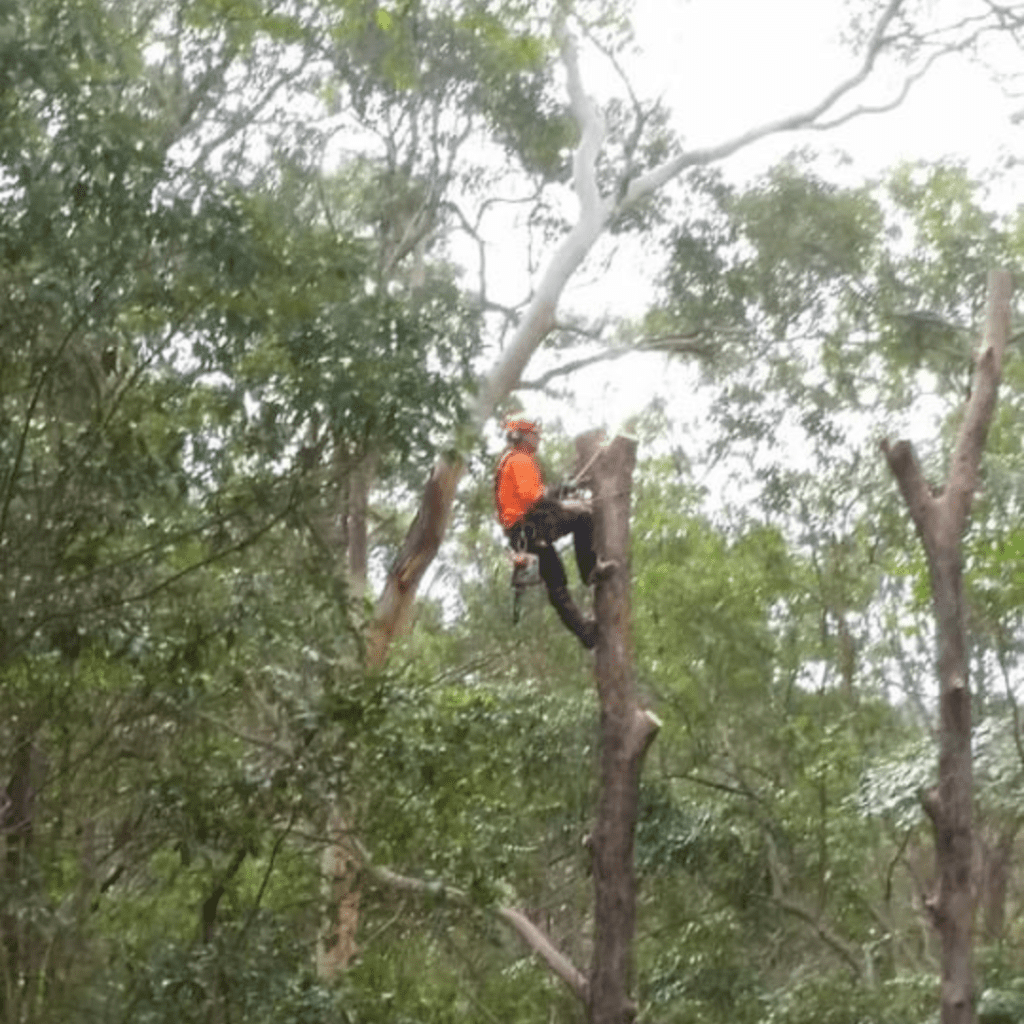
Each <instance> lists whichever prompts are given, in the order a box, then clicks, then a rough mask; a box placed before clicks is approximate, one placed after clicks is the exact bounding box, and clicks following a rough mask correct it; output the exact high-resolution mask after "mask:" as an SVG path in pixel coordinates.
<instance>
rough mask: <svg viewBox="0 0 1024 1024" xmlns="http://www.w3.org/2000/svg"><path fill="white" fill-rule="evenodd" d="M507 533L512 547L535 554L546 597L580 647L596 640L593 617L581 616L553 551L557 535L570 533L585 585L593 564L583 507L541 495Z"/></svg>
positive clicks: (588, 522) (591, 532)
mask: <svg viewBox="0 0 1024 1024" xmlns="http://www.w3.org/2000/svg"><path fill="white" fill-rule="evenodd" d="M506 532H507V535H508V539H509V542H510V543H511V544H512V547H514V548H517V549H520V550H522V549H525V550H526V551H529V552H531V553H532V554H535V555H536V556H537V562H538V568H539V570H540V578H541V579H542V580H543V581H544V585H545V586H546V587H547V591H548V600H549V601H550V602H551V604H552V606H553V607H554V609H555V611H556V612H557V613H558V617H559V618H560V619H561V620H562V622H563V623H564V624H565V626H566V627H567V628H568V629H569V630H571V631H572V632H573V633H575V634H576V636H577V637H579V640H580V643H582V644H583V646H584V647H587V648H590V647H593V646H594V644H595V643H596V642H597V628H596V626H595V624H594V620H593V619H589V618H585V617H584V616H583V613H582V612H581V611H580V610H579V608H578V607H577V605H576V602H575V601H573V599H572V597H571V595H570V594H569V581H568V578H567V577H566V575H565V566H564V565H562V559H561V558H560V557H559V555H558V552H557V551H556V550H555V541H556V540H558V539H559V537H565V536H566V535H567V534H570V533H571V534H572V539H573V547H574V548H575V552H576V565H577V567H578V568H579V571H580V579H582V580H583V582H584V584H586V583H587V582H588V581H589V580H590V576H591V573H592V572H593V571H594V567H595V566H596V565H597V554H596V552H595V551H594V517H593V516H592V515H591V514H590V512H589V511H587V510H586V509H584V508H578V507H574V506H571V505H569V506H567V505H563V504H562V503H561V502H558V501H555V500H554V499H553V498H541V499H540V501H538V502H537V503H536V504H535V505H533V507H532V508H531V509H530V511H529V512H527V513H526V515H525V516H523V518H522V519H520V520H519V522H518V523H516V524H515V526H513V527H511V528H510V529H509V530H508V531H506Z"/></svg>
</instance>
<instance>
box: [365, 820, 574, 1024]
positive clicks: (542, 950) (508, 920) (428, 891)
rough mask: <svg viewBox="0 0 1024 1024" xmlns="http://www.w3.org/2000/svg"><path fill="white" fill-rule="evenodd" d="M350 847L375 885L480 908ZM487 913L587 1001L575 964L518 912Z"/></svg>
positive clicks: (453, 891) (455, 893) (499, 909)
mask: <svg viewBox="0 0 1024 1024" xmlns="http://www.w3.org/2000/svg"><path fill="white" fill-rule="evenodd" d="M353 845H354V846H355V848H356V849H357V850H358V851H359V854H360V856H361V857H362V858H363V866H364V868H365V869H366V871H367V873H368V874H369V876H370V877H371V878H372V879H373V880H374V881H375V882H377V883H378V884H379V885H383V886H386V887H387V888H389V889H397V890H398V891H399V892H407V893H411V894H412V895H415V896H432V897H434V898H436V899H448V900H451V901H452V902H453V903H457V904H459V905H460V906H463V907H467V908H469V909H474V910H476V909H480V908H479V907H477V905H476V904H475V903H473V901H472V900H471V899H470V898H469V896H467V895H466V893H464V892H463V891H462V890H461V889H456V888H454V887H453V886H450V885H445V884H444V883H443V882H425V881H423V880H422V879H419V878H410V877H408V876H407V875H399V874H397V873H396V872H394V871H391V870H390V869H389V868H383V867H378V866H377V865H375V864H374V863H373V861H372V859H371V857H370V855H369V853H368V851H367V850H366V848H365V847H364V846H363V845H362V843H360V842H359V841H358V840H353ZM489 909H490V912H491V913H493V914H494V916H495V917H497V918H498V919H499V920H500V921H503V922H504V923H505V924H506V925H508V926H509V927H510V928H511V929H512V930H513V931H514V932H515V933H516V934H517V935H518V936H519V938H520V939H522V941H523V942H524V943H525V944H526V946H527V947H528V948H529V949H530V951H531V952H533V953H535V954H536V955H537V956H539V957H540V958H541V959H542V960H543V961H544V963H545V964H547V966H548V967H549V968H550V970H551V971H552V973H553V974H555V975H556V976H557V977H558V978H560V979H561V980H562V981H563V982H564V983H565V984H566V985H567V986H568V987H569V989H571V991H572V993H573V995H575V996H576V998H577V999H579V1000H580V1002H582V1003H583V1004H584V1005H586V1002H587V995H588V991H589V986H588V984H587V979H586V978H585V977H584V976H583V974H582V973H581V972H580V971H579V970H577V968H576V967H575V965H574V964H573V963H572V962H571V961H570V960H569V959H568V957H566V956H564V955H563V954H562V953H561V952H559V950H557V949H556V948H555V947H554V945H552V943H551V940H550V939H549V938H548V937H547V936H546V935H545V934H544V933H543V932H542V931H541V930H540V929H539V928H538V927H537V926H536V925H535V924H534V923H533V922H532V921H531V920H530V919H529V918H528V917H527V916H526V915H525V914H524V913H523V912H522V911H520V910H513V909H511V908H510V907H492V908H489Z"/></svg>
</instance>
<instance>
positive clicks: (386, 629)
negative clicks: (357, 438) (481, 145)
mask: <svg viewBox="0 0 1024 1024" xmlns="http://www.w3.org/2000/svg"><path fill="white" fill-rule="evenodd" d="M912 7H913V5H912V4H909V3H907V2H905V0H889V2H888V3H885V4H884V5H881V6H878V7H873V8H872V10H873V12H874V15H875V17H874V21H873V23H872V24H871V28H870V29H869V30H867V31H865V32H863V33H861V35H860V39H861V43H860V50H861V52H860V58H859V64H858V66H857V67H856V68H855V69H854V71H853V72H852V73H851V74H850V75H849V76H847V77H846V78H844V79H842V80H841V81H840V82H838V84H837V85H836V86H835V87H834V88H832V89H831V90H829V91H828V92H827V93H826V94H825V95H824V96H823V97H822V98H821V99H819V100H818V101H817V102H816V103H813V104H812V105H810V106H808V107H806V108H804V109H801V110H798V111H796V112H794V113H792V114H790V115H788V116H786V117H782V118H779V119H777V120H774V121H770V122H768V123H765V124H762V125H759V126H756V127H753V128H751V129H749V130H747V131H745V132H742V133H740V134H738V135H736V136H734V137H732V138H730V139H726V140H725V141H723V142H721V143H719V144H717V145H713V146H709V147H706V148H700V149H685V148H683V147H681V146H680V147H678V148H677V150H676V151H675V152H674V153H673V155H672V156H670V157H669V158H667V159H666V160H664V162H662V163H660V164H658V165H657V166H653V167H651V168H649V169H647V170H644V171H642V172H640V173H636V171H635V168H634V166H633V160H632V157H633V156H634V155H636V152H637V144H638V143H639V141H640V137H641V136H642V134H643V127H644V124H643V121H644V116H645V115H644V113H643V111H642V110H638V123H637V131H636V132H635V133H634V136H633V138H632V145H631V146H627V151H626V154H625V161H624V164H623V166H622V167H621V168H619V169H617V172H616V174H615V175H614V181H613V183H612V187H610V188H608V187H607V186H603V184H602V183H603V182H604V181H605V180H606V179H607V175H606V174H605V173H601V174H599V164H600V163H601V162H602V160H604V159H605V158H606V157H607V152H606V149H607V147H606V136H607V133H606V122H605V117H604V115H603V113H602V110H601V109H600V107H599V106H598V104H597V103H596V102H595V101H594V99H593V98H592V97H591V96H590V95H588V93H587V91H586V89H585V87H584V83H583V80H582V76H581V72H580V65H579V59H578V48H577V38H576V35H575V34H574V31H573V27H572V25H573V23H572V21H571V18H570V17H569V16H568V14H567V12H566V9H565V8H562V9H561V12H560V14H559V15H558V17H557V18H556V20H555V25H554V35H555V39H556V41H557V45H558V47H559V52H560V55H561V60H562V64H563V66H564V71H565V77H566V85H567V91H568V99H569V107H570V110H571V113H572V116H573V119H574V121H575V124H576V128H577V132H578V141H577V144H576V148H575V151H574V153H573V159H572V183H573V189H574V192H575V196H576V199H577V202H578V206H579V210H578V215H577V219H576V221H575V223H574V224H573V225H572V226H571V228H570V229H569V230H568V231H567V232H566V234H565V235H564V237H563V238H562V240H561V241H560V242H559V243H558V245H557V246H556V248H555V250H554V251H553V253H552V254H551V256H550V258H549V260H548V262H547V265H546V267H545V269H544V270H543V272H542V273H541V274H540V276H539V278H538V280H537V283H536V287H535V290H534V292H533V294H532V297H531V299H530V301H529V303H528V305H527V306H526V308H525V309H524V311H523V313H522V316H521V318H520V319H519V321H518V324H517V326H516V329H515V331H514V332H513V334H512V336H511V337H510V339H509V341H508V343H507V344H506V346H505V348H504V350H503V352H502V354H501V356H500V358H499V359H498V360H497V361H496V362H495V363H494V365H493V366H492V367H491V369H490V370H489V371H488V372H487V373H486V374H485V375H484V377H483V378H482V380H481V382H480V385H479V388H478V390H477V393H476V395H475V397H474V399H473V402H472V408H471V418H470V424H469V428H468V431H467V432H466V435H464V436H461V437H458V438H455V439H454V440H453V443H452V445H451V446H450V447H449V449H448V450H447V451H446V452H445V453H444V454H442V456H441V457H440V458H438V460H437V461H436V463H435V464H434V467H433V470H432V472H431V473H430V475H429V478H428V480H427V483H426V485H425V488H424V492H423V496H422V498H421V500H420V505H419V508H418V511H417V514H416V517H415V519H414V521H413V523H412V525H411V527H410V529H409V532H408V534H407V535H406V538H405V541H404V543H403V545H402V548H401V550H400V551H399V554H398V556H397V558H396V559H395V562H394V564H393V566H392V568H391V570H390V572H389V574H388V577H387V580H386V583H385V586H384V589H383V591H382V593H381V595H380V597H379V599H378V601H377V605H376V613H375V617H374V620H373V622H372V624H371V626H370V630H369V637H368V660H369V664H370V665H371V666H377V667H379V666H382V665H383V664H384V663H385V662H386V660H387V657H388V651H389V649H390V646H391V644H392V642H393V641H394V639H395V638H396V637H397V636H398V635H399V634H400V633H401V632H402V631H403V630H404V629H405V628H406V627H407V625H408V623H409V621H410V614H411V610H412V606H413V602H414V601H415V597H416V592H417V589H418V587H419V584H420V582H421V580H422V579H423V577H424V574H425V573H426V570H427V568H428V567H429V565H430V564H431V562H432V561H433V559H434V556H435V555H436V553H437V551H438V549H439V547H440V544H441V541H442V540H443V538H444V534H445V530H446V526H447V521H448V518H449V514H450V511H451V508H452V505H453V502H454V500H455V495H456V490H457V487H458V483H459V479H460V477H461V475H462V473H463V471H464V468H465V462H464V458H463V454H462V453H463V451H464V450H465V449H466V448H467V447H468V444H469V442H470V440H471V438H472V437H473V436H475V435H476V434H478V433H479V432H480V431H481V430H482V428H483V426H484V424H485V423H486V422H487V420H488V419H489V418H490V417H491V416H492V415H494V413H495V411H496V410H497V409H498V408H499V406H500V405H501V403H502V402H503V401H504V400H505V399H506V398H507V397H508V395H509V394H510V393H511V391H512V390H513V389H514V388H516V387H517V386H518V384H519V383H520V380H521V378H522V374H523V371H524V370H525V368H526V366H527V365H528V363H529V361H530V359H531V357H532V356H533V354H534V353H535V352H536V351H537V349H538V348H539V347H540V345H541V344H542V343H543V341H544V340H545V338H546V337H548V335H549V334H550V333H551V332H552V331H553V330H554V329H555V328H556V326H557V311H558V306H559V302H560V299H561V296H562V293H563V291H564V289H565V287H566V285H567V284H568V282H569V281H570V279H571V278H572V277H573V275H574V274H575V273H576V271H577V270H579V268H580V267H581V265H582V264H583V263H584V261H585V259H586V258H587V256H588V254H589V253H590V252H591V251H592V249H593V248H594V246H595V244H596V243H597V241H598V240H599V239H600V238H601V237H602V235H603V234H604V233H605V232H607V231H608V230H609V228H610V227H611V226H612V225H613V223H615V222H616V221H618V220H620V219H621V218H622V217H623V216H624V215H626V214H628V213H630V212H633V211H635V210H636V209H637V208H638V207H640V206H641V204H643V203H644V202H645V200H648V199H649V198H651V197H652V196H655V195H656V194H658V193H659V192H660V191H661V190H662V189H664V188H665V186H667V185H668V184H669V183H671V182H672V181H674V180H675V179H677V178H678V177H679V176H680V175H681V174H682V173H683V172H684V171H686V170H687V169H689V168H693V167H700V166H705V165H709V164H713V163H715V162H717V161H719V160H722V159H724V158H725V157H728V156H730V155H731V154H733V153H735V152H737V151H738V150H740V149H743V148H744V147H746V146H749V145H751V144H753V143H755V142H757V141H758V140H760V139H763V138H766V137H768V136H770V135H775V134H778V133H783V132H790V131H796V130H799V129H818V130H820V129H827V128H830V127H834V126H836V125H838V124H841V123H843V122H845V121H847V120H850V119H852V118H854V117H857V116H860V115H863V114H866V113H872V112H880V111H883V110H888V109H891V108H893V107H895V106H896V105H897V104H898V103H899V102H900V101H901V100H902V99H903V97H904V96H905V95H906V93H907V91H908V90H909V88H910V87H911V85H912V83H913V82H914V81H915V80H916V79H917V78H919V77H920V76H921V75H922V74H924V72H925V71H926V70H927V68H928V67H929V66H930V65H931V64H932V63H933V62H934V61H935V60H936V59H937V58H938V57H939V56H941V55H942V54H943V53H945V52H949V51H951V50H953V49H960V48H963V47H964V46H966V45H967V42H968V40H969V39H972V38H974V36H975V35H976V34H977V32H978V31H979V29H978V27H977V26H974V25H970V24H969V25H968V26H967V27H964V26H961V31H960V32H959V34H956V33H953V32H952V29H951V30H950V33H951V34H949V35H948V36H942V35H938V36H936V37H935V40H936V41H935V45H934V46H926V47H921V48H920V49H917V50H915V51H913V52H914V53H915V55H916V56H917V57H918V58H919V60H918V61H917V62H916V63H914V64H913V65H912V66H908V70H907V72H906V76H905V79H904V81H903V85H902V87H901V88H900V89H898V90H897V92H896V94H895V96H894V97H893V98H892V100H891V101H889V102H887V103H885V104H882V105H874V106H871V105H864V104H857V103H856V98H857V95H858V90H859V89H860V87H861V86H862V85H864V83H865V82H866V81H867V80H868V79H869V78H870V77H871V76H872V73H873V72H874V71H875V70H876V65H877V64H878V62H879V60H880V59H881V58H882V57H883V56H886V55H889V54H891V53H894V52H899V49H900V44H901V43H902V44H905V43H907V42H908V40H910V38H911V34H910V32H909V28H910V25H909V17H910V13H913V12H912V11H910V8H912ZM990 17H991V15H990ZM906 52H907V51H906V47H904V53H906Z"/></svg>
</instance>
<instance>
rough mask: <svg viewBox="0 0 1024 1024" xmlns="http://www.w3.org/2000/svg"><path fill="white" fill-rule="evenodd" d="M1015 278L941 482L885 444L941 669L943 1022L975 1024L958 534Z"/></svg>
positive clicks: (936, 904)
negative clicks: (919, 552)
mask: <svg viewBox="0 0 1024 1024" xmlns="http://www.w3.org/2000/svg"><path fill="white" fill-rule="evenodd" d="M1011 292H1012V283H1011V278H1010V274H1009V273H1008V272H1006V271H1002V270H1000V271H993V272H992V273H991V274H990V275H989V283H988V309H987V313H986V321H985V336H984V339H983V343H982V346H981V350H980V352H979V353H978V356H977V360H976V365H975V371H974V381H973V385H972V388H971V397H970V400H969V401H968V403H967V408H966V410H965V412H964V418H963V421H962V422H961V424H960V429H959V432H958V433H957V438H956V443H955V445H954V448H953V454H952V457H951V459H950V465H949V473H948V476H947V479H946V483H945V486H944V487H943V488H942V489H941V490H939V491H935V490H933V489H931V488H930V487H929V486H928V484H927V482H926V481H925V478H924V474H923V473H922V472H921V467H920V465H919V464H918V461H917V458H916V456H915V454H914V449H913V446H912V445H911V444H910V443H909V442H908V441H897V442H896V443H895V444H892V445H890V444H889V442H888V441H883V442H882V451H883V452H884V453H885V457H886V460H887V461H888V463H889V468H890V470H891V471H892V473H893V476H895V477H896V481H897V483H898V484H899V488H900V493H901V494H902V496H903V500H904V502H905V503H906V505H907V509H908V510H909V512H910V517H911V519H912V520H913V522H914V526H915V527H916V529H917V533H918V536H919V537H920V538H921V542H922V544H923V545H924V549H925V554H926V556H927V561H928V573H929V579H930V583H931V592H932V609H933V612H934V615H935V625H936V630H935V636H936V647H937V655H938V657H937V667H938V676H939V718H940V725H939V781H938V786H937V787H935V789H933V790H930V791H929V792H928V793H927V794H925V795H924V796H923V798H922V802H923V805H924V808H925V810H926V812H927V814H928V817H929V818H930V819H931V822H932V825H933V829H934V834H935V858H936V867H937V874H938V889H937V891H936V893H935V894H934V896H933V898H932V899H930V900H929V901H928V907H929V911H930V913H931V915H932V920H933V922H934V924H935V926H936V928H937V929H938V931H939V935H940V939H941V943H942V987H941V1021H942V1024H973V1022H974V1019H975V1013H974V975H973V966H972V919H973V912H974V908H973V900H972V894H971V853H972V821H971V801H972V798H973V764H972V757H971V692H970V687H969V685H968V659H967V635H966V626H965V616H964V597H963V554H962V550H961V539H962V537H963V533H964V530H965V529H966V526H967V518H968V515H969V513H970V508H971V501H972V499H973V497H974V493H975V490H976V489H977V484H978V472H979V468H980V465H981V456H982V452H983V451H984V448H985V439H986V437H987V436H988V428H989V424H990V423H991V421H992V414H993V412H994V411H995V406H996V396H997V393H998V389H999V381H1000V377H1001V375H1002V363H1003V354H1004V352H1005V351H1006V344H1007V340H1008V339H1009V337H1010V296H1011Z"/></svg>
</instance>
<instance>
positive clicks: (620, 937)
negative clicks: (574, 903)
mask: <svg viewBox="0 0 1024 1024" xmlns="http://www.w3.org/2000/svg"><path fill="white" fill-rule="evenodd" d="M580 458H581V461H583V462H585V461H586V460H587V458H588V456H587V453H586V452H585V451H584V450H581V451H580ZM635 464H636V442H635V441H633V440H629V439H626V438H624V437H618V438H616V439H615V440H614V441H613V442H612V443H611V444H610V445H609V446H608V447H607V448H605V449H604V450H603V451H602V452H601V453H600V455H599V456H598V458H597V460H596V462H595V463H594V468H593V471H592V488H593V490H594V532H595V543H596V546H597V550H598V551H599V552H600V553H601V557H602V559H606V560H614V561H615V562H617V563H618V569H617V571H615V572H614V573H613V574H612V575H611V577H610V578H609V579H607V580H603V581H601V582H600V583H599V584H598V588H597V597H596V609H595V610H596V612H597V620H598V624H599V626H600V633H599V637H598V643H597V650H596V653H597V664H596V669H595V675H596V682H597V690H598V696H599V698H600V702H601V795H600V798H599V802H598V809H597V822H596V824H595V826H594V830H593V833H592V836H591V842H592V845H591V853H592V857H593V868H594V895H595V912H594V928H595V934H594V959H593V964H592V966H591V972H590V993H589V994H590V1001H589V1014H590V1021H591V1024H623V1022H626V1021H631V1020H633V1019H634V1017H635V1016H636V1005H635V1004H634V1003H633V1001H632V1000H631V999H630V996H629V984H630V977H631V973H632V955H633V936H634V932H635V930H636V876H635V874H634V869H633V845H634V837H635V834H636V822H637V815H638V811H639V801H640V771H641V768H642V765H643V759H644V755H645V754H646V753H647V749H648V747H650V745H651V743H652V742H653V740H654V737H655V735H656V734H657V732H658V727H659V724H660V723H659V722H658V720H657V719H656V718H655V717H654V716H653V715H652V714H651V713H649V712H647V711H644V710H642V709H641V708H640V706H639V705H638V703H637V697H636V685H635V681H634V674H633V652H632V636H631V624H630V595H629V513H630V509H629V504H630V488H631V485H632V476H633V467H634V466H635Z"/></svg>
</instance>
